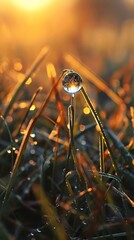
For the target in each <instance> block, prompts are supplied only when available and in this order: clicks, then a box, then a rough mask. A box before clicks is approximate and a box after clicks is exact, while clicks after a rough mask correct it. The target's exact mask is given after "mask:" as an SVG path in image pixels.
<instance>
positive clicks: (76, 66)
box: [64, 54, 125, 105]
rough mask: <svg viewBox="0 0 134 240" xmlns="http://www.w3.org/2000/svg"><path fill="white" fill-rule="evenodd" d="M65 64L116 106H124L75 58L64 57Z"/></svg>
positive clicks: (112, 92) (116, 96) (99, 79)
mask: <svg viewBox="0 0 134 240" xmlns="http://www.w3.org/2000/svg"><path fill="white" fill-rule="evenodd" d="M64 59H65V61H66V62H68V63H69V64H70V65H71V66H72V67H73V68H74V69H76V70H77V71H79V72H80V73H81V74H82V75H83V76H85V77H86V78H87V79H88V80H89V81H90V82H91V83H93V84H94V85H95V86H96V87H97V88H99V89H100V90H101V91H103V92H104V93H105V94H107V95H108V96H109V97H110V98H111V99H112V100H113V101H114V102H115V103H116V104H118V105H120V104H123V105H125V104H124V102H123V100H122V99H121V98H120V97H119V96H118V95H117V94H116V93H115V92H114V91H113V90H112V89H111V88H109V87H108V86H107V85H106V84H105V83H104V81H103V80H102V79H101V78H100V77H98V76H97V75H96V74H95V73H93V72H92V71H91V70H89V69H88V67H86V66H84V65H83V64H82V63H80V62H79V61H78V60H77V59H76V58H74V57H73V56H71V55H70V54H66V55H65V56H64Z"/></svg>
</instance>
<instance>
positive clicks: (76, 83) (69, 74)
mask: <svg viewBox="0 0 134 240" xmlns="http://www.w3.org/2000/svg"><path fill="white" fill-rule="evenodd" d="M62 85H63V88H64V90H65V91H66V92H67V93H69V94H75V93H77V92H79V91H80V89H81V87H82V78H81V77H80V75H79V74H78V73H76V72H73V71H71V70H66V74H65V76H64V77H63V79H62Z"/></svg>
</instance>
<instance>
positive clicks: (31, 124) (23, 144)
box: [2, 73, 63, 208]
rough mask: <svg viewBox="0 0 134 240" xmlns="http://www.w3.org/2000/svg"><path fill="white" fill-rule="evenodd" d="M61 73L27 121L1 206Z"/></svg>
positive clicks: (11, 186)
mask: <svg viewBox="0 0 134 240" xmlns="http://www.w3.org/2000/svg"><path fill="white" fill-rule="evenodd" d="M62 75H63V73H62V74H61V76H60V77H59V78H58V80H57V81H56V82H55V84H54V85H53V87H52V88H51V90H50V92H49V93H48V95H47V97H46V99H45V100H44V102H43V103H42V106H41V108H40V109H39V110H38V112H37V113H36V115H35V116H34V117H33V118H32V119H31V120H30V122H29V124H28V126H27V129H26V134H25V135H24V137H23V139H22V142H21V145H20V148H19V152H18V155H17V157H16V160H15V163H14V166H13V170H12V174H11V178H10V181H9V185H8V187H7V191H6V194H5V197H4V201H3V206H2V208H3V207H5V204H6V202H7V200H8V198H9V196H10V194H11V192H12V188H13V187H14V183H15V180H16V176H17V172H18V168H19V165H20V162H21V157H22V154H23V152H24V150H25V148H26V145H27V142H28V139H29V136H30V134H31V132H32V130H33V127H34V126H35V123H36V121H37V120H38V118H39V117H40V115H41V114H42V112H43V111H44V109H45V107H46V105H47V104H48V102H49V100H50V98H51V96H52V94H53V92H54V90H55V88H56V87H57V85H58V83H59V81H60V80H61V77H62Z"/></svg>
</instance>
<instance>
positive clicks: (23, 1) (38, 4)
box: [11, 0, 54, 11]
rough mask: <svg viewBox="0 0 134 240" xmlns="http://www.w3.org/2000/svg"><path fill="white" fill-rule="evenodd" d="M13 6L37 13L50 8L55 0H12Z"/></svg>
mask: <svg viewBox="0 0 134 240" xmlns="http://www.w3.org/2000/svg"><path fill="white" fill-rule="evenodd" d="M11 2H12V4H13V5H15V6H16V7H19V8H21V9H23V10H27V11H36V10H39V9H41V8H42V7H45V6H48V5H49V4H50V3H52V2H54V0H19V1H18V0H11Z"/></svg>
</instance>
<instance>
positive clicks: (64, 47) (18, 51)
mask: <svg viewBox="0 0 134 240" xmlns="http://www.w3.org/2000/svg"><path fill="white" fill-rule="evenodd" d="M0 36H1V37H0V81H1V82H3V79H4V83H6V86H7V85H8V87H7V88H9V86H10V87H12V86H13V83H14V84H16V81H18V80H16V75H14V74H13V72H12V73H11V72H10V71H9V70H14V71H15V72H21V73H25V72H26V70H27V69H28V68H29V67H30V65H31V63H32V62H33V60H34V59H35V58H36V56H37V55H38V53H39V52H40V50H41V49H42V48H43V47H44V46H49V47H50V49H51V50H52V51H51V54H50V56H49V61H51V62H52V63H54V65H55V66H56V69H57V71H59V72H60V71H61V70H62V69H63V68H66V63H65V62H64V61H63V58H62V57H63V55H64V54H66V53H70V54H73V55H74V56H76V57H77V58H78V59H80V61H81V62H83V63H84V64H86V65H87V66H88V67H90V68H91V69H93V71H94V72H96V73H97V74H99V75H100V76H101V77H103V78H104V79H105V80H106V81H108V78H109V77H110V76H111V74H113V72H115V71H116V70H117V69H120V67H121V66H123V65H125V64H131V67H132V66H133V56H134V1H133V0H118V1H117V0H112V1H111V0H100V1H98V0H68V1H62V0H19V1H18V0H0ZM44 71H45V68H44ZM9 73H10V74H9ZM42 76H43V75H42ZM42 76H41V78H42ZM2 91H3V84H2V85H1V87H0V93H1V94H2V96H3V95H4V94H3V92H2Z"/></svg>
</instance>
